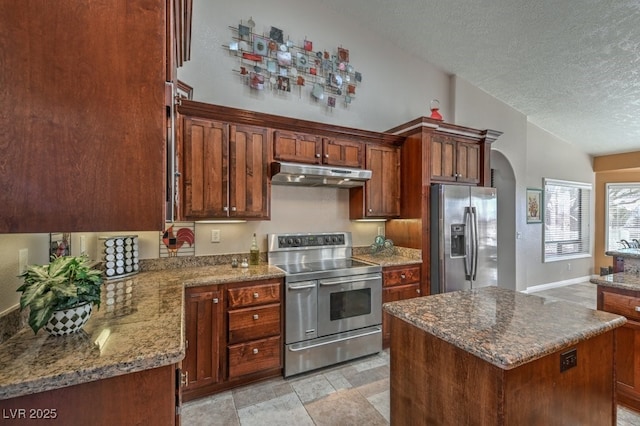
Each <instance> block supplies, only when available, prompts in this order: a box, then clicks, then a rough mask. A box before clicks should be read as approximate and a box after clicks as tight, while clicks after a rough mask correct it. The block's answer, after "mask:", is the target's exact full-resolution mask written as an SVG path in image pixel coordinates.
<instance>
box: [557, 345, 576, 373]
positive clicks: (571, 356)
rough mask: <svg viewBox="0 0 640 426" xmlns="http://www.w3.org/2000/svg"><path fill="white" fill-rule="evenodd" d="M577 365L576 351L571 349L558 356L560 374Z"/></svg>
mask: <svg viewBox="0 0 640 426" xmlns="http://www.w3.org/2000/svg"><path fill="white" fill-rule="evenodd" d="M577 365H578V350H577V349H571V350H569V351H567V352H564V353H562V354H560V372H561V373H562V372H563V371H567V370H568V369H570V368H573V367H576V366H577Z"/></svg>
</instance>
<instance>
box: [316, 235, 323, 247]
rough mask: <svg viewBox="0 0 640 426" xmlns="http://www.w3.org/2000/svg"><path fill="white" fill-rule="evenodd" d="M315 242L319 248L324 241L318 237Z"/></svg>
mask: <svg viewBox="0 0 640 426" xmlns="http://www.w3.org/2000/svg"><path fill="white" fill-rule="evenodd" d="M317 241H318V245H319V246H321V245H323V244H324V240H323V239H322V237H318V239H317Z"/></svg>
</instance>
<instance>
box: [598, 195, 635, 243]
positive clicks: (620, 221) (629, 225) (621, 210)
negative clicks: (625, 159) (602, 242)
mask: <svg viewBox="0 0 640 426" xmlns="http://www.w3.org/2000/svg"><path fill="white" fill-rule="evenodd" d="M606 193H607V195H606V196H607V199H606V200H605V210H606V211H605V215H606V218H605V220H606V233H607V235H606V247H605V251H609V250H618V249H620V248H623V247H624V245H623V243H622V240H625V241H627V242H628V243H629V244H630V245H633V244H636V243H637V241H638V240H640V183H608V184H607V186H606ZM634 240H636V241H634Z"/></svg>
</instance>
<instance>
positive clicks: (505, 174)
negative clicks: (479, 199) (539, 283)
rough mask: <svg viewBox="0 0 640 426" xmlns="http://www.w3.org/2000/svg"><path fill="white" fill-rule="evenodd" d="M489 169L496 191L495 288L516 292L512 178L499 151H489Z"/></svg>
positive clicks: (513, 185)
mask: <svg viewBox="0 0 640 426" xmlns="http://www.w3.org/2000/svg"><path fill="white" fill-rule="evenodd" d="M491 167H492V170H491V172H492V177H491V180H492V184H491V186H493V187H494V188H496V189H497V190H498V285H499V286H500V287H504V288H508V289H511V290H516V177H515V173H514V172H513V167H511V163H510V162H509V160H507V157H505V156H504V154H502V153H501V152H500V151H497V150H491Z"/></svg>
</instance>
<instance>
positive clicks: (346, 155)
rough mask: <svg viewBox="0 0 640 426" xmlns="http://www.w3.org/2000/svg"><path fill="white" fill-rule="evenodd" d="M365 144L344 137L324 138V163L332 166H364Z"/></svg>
mask: <svg viewBox="0 0 640 426" xmlns="http://www.w3.org/2000/svg"><path fill="white" fill-rule="evenodd" d="M364 145H365V144H363V143H362V142H358V141H349V140H343V139H329V138H323V139H322V156H323V158H322V163H323V164H327V165H331V166H343V167H354V168H362V160H363V155H362V153H363V151H364Z"/></svg>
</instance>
